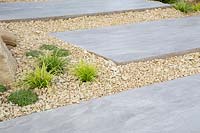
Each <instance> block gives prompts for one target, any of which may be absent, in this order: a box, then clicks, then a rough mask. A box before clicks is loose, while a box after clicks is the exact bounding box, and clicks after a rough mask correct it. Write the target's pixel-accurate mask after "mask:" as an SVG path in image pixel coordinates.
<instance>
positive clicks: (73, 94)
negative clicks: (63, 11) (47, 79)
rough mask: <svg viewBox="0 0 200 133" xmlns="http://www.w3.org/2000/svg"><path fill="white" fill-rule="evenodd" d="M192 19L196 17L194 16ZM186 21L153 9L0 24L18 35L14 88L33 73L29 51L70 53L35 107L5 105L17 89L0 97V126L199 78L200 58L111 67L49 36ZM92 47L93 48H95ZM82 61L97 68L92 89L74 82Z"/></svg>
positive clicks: (190, 56)
mask: <svg viewBox="0 0 200 133" xmlns="http://www.w3.org/2000/svg"><path fill="white" fill-rule="evenodd" d="M193 15H195V14H193ZM184 16H186V15H185V14H183V13H180V12H178V11H176V10H174V9H171V8H167V9H155V10H147V11H143V12H126V13H118V14H110V15H102V16H101V15H100V16H90V17H87V16H85V17H78V18H74V19H68V20H63V19H58V20H49V21H46V22H45V21H30V22H11V23H0V28H2V29H5V30H9V31H11V32H13V33H15V34H16V35H18V40H20V45H19V46H18V47H16V48H15V49H13V50H12V52H13V54H14V56H15V57H16V59H17V62H18V65H19V68H18V70H17V71H18V72H17V82H19V81H20V79H22V77H23V76H24V74H25V73H26V72H27V71H29V70H30V69H32V68H33V66H34V64H35V63H34V60H33V59H29V58H27V57H26V56H25V55H24V54H25V52H26V51H28V50H30V49H37V48H38V47H39V46H41V45H42V44H55V45H57V46H59V47H62V48H66V49H68V50H70V51H71V56H70V57H69V58H70V65H68V69H69V71H66V73H65V74H64V75H61V76H59V77H55V79H54V84H53V86H52V87H51V88H49V89H47V88H46V89H42V90H36V92H37V93H38V94H39V101H38V102H37V103H36V104H34V105H29V106H26V107H18V106H16V105H13V104H11V103H8V102H7V100H6V97H7V96H8V95H9V94H10V92H12V91H14V90H15V89H21V88H20V87H14V86H15V85H12V89H11V90H9V91H8V92H6V93H1V94H0V121H4V120H8V119H11V118H15V117H18V116H21V115H25V114H30V113H32V112H40V111H43V110H47V109H51V108H56V107H59V106H64V105H68V104H73V103H79V102H81V101H85V100H89V99H93V98H97V97H102V96H106V95H110V94H114V93H118V92H121V91H125V90H128V89H130V88H138V87H141V86H145V85H150V84H152V83H157V82H163V81H167V80H172V79H176V78H179V77H183V76H188V75H192V74H196V73H199V72H200V53H199V52H197V53H192V54H186V55H184V56H179V57H172V58H168V59H157V60H152V61H146V62H138V63H130V64H127V65H122V66H117V65H115V64H114V63H113V62H112V61H108V60H105V59H104V58H101V57H98V56H96V55H94V54H91V53H88V52H87V51H86V50H83V49H81V48H78V47H75V46H74V45H73V44H68V43H65V42H63V41H60V40H58V39H56V38H53V37H51V36H49V32H58V31H66V30H77V29H90V28H96V27H104V26H111V25H117V24H127V23H138V22H143V21H152V20H160V19H167V18H177V17H184ZM94 45H95V44H94ZM80 59H84V60H86V61H87V62H90V63H93V64H95V65H96V66H97V68H98V70H99V73H98V78H97V79H96V81H95V82H92V83H83V84H81V82H80V81H78V80H77V78H76V77H74V76H73V74H72V71H71V69H70V68H72V67H73V65H74V64H75V63H77V62H78V61H79V60H80Z"/></svg>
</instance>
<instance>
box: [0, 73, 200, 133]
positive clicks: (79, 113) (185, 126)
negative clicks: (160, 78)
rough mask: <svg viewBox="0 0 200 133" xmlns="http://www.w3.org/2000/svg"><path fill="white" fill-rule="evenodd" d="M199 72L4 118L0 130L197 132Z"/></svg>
mask: <svg viewBox="0 0 200 133" xmlns="http://www.w3.org/2000/svg"><path fill="white" fill-rule="evenodd" d="M199 123H200V75H195V76H190V77H185V78H181V79H177V80H173V81H168V82H164V83H159V84H154V85H151V86H146V87H142V88H138V89H133V90H129V91H126V92H122V93H119V94H117V95H113V96H107V97H103V98H100V99H96V100H91V101H88V102H84V103H81V104H78V105H70V106H66V107H61V108H58V109H55V110H50V111H46V112H41V113H36V114H32V115H28V116H24V117H19V118H17V119H13V120H10V121H6V122H1V123H0V132H1V133H199V132H200V126H199Z"/></svg>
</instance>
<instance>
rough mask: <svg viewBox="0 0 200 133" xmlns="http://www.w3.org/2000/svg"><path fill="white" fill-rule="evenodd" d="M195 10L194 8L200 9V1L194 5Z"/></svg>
mask: <svg viewBox="0 0 200 133" xmlns="http://www.w3.org/2000/svg"><path fill="white" fill-rule="evenodd" d="M193 10H194V11H200V3H198V4H194V5H193Z"/></svg>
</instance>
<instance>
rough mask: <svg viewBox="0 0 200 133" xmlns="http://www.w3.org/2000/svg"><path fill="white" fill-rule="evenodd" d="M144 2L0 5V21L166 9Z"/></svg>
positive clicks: (96, 0)
mask: <svg viewBox="0 0 200 133" xmlns="http://www.w3.org/2000/svg"><path fill="white" fill-rule="evenodd" d="M166 6H169V5H167V4H163V3H160V2H155V1H146V0H115V1H114V2H113V0H92V1H91V0H59V1H53V2H52V1H51V2H38V3H33V2H32V3H0V20H12V19H26V18H43V17H57V16H66V17H73V16H80V15H86V14H96V13H105V12H114V11H124V10H137V9H145V8H155V7H166Z"/></svg>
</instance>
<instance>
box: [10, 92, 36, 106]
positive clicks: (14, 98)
mask: <svg viewBox="0 0 200 133" xmlns="http://www.w3.org/2000/svg"><path fill="white" fill-rule="evenodd" d="M37 100H38V96H37V94H36V93H34V92H33V91H31V90H18V91H15V92H13V93H11V94H10V95H9V97H8V101H10V102H12V103H14V104H17V105H19V106H26V105H30V104H33V103H35V102H36V101H37Z"/></svg>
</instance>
